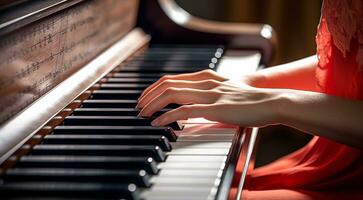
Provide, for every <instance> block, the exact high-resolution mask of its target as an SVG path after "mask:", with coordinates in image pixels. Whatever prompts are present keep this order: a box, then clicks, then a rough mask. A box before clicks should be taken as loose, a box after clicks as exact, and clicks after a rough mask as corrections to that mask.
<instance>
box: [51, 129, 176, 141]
mask: <svg viewBox="0 0 363 200" xmlns="http://www.w3.org/2000/svg"><path fill="white" fill-rule="evenodd" d="M53 133H54V134H96V135H100V134H105V135H163V136H165V137H166V138H168V140H169V141H171V142H175V141H176V139H177V135H176V134H175V132H174V131H173V129H172V128H170V127H152V126H57V127H55V128H54V130H53Z"/></svg>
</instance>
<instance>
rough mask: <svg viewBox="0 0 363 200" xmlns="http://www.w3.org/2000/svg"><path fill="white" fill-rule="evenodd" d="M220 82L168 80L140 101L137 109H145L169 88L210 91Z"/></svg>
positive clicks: (210, 80) (209, 80)
mask: <svg viewBox="0 0 363 200" xmlns="http://www.w3.org/2000/svg"><path fill="white" fill-rule="evenodd" d="M218 85H219V84H218V81H215V80H212V79H208V80H203V81H181V80H166V81H164V82H162V83H160V84H159V85H157V86H156V87H155V88H153V89H151V90H150V91H149V92H148V93H146V94H145V95H144V96H142V97H141V98H140V99H139V102H138V104H137V106H136V108H143V107H144V106H145V105H146V104H147V103H148V102H150V101H151V100H152V99H154V98H155V97H156V96H158V95H159V94H161V93H163V92H164V91H165V90H167V89H168V88H171V87H173V88H189V89H198V90H209V89H212V88H214V87H216V86H218Z"/></svg>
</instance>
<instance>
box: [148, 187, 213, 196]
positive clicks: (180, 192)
mask: <svg viewBox="0 0 363 200" xmlns="http://www.w3.org/2000/svg"><path fill="white" fill-rule="evenodd" d="M212 193H213V191H212V188H211V187H195V186H194V187H191V186H157V185H155V186H153V187H151V188H150V190H148V191H145V192H144V193H143V194H142V196H144V197H153V198H155V199H156V198H157V199H160V198H161V197H164V198H165V197H169V198H170V199H174V197H184V199H189V197H198V198H201V199H208V196H211V195H212Z"/></svg>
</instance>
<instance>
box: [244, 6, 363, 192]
mask: <svg viewBox="0 0 363 200" xmlns="http://www.w3.org/2000/svg"><path fill="white" fill-rule="evenodd" d="M316 44H317V55H318V58H319V64H318V67H317V70H316V77H317V83H318V87H320V88H321V89H322V91H324V92H325V93H327V94H330V95H335V96H341V97H345V98H349V99H354V100H363V1H362V0H325V1H324V2H323V8H322V17H321V20H320V24H319V26H318V33H317V36H316ZM335 114H339V113H335ZM342 117H344V116H342ZM362 117H363V116H362ZM248 180H249V182H248V183H247V186H246V190H245V191H244V193H243V198H244V199H363V153H362V151H361V150H358V149H355V148H351V147H348V146H345V145H342V144H339V143H336V142H333V141H330V140H328V139H325V138H320V137H314V138H313V139H312V140H311V141H310V142H309V143H308V144H307V145H306V146H305V147H303V148H301V149H300V150H298V151H296V152H294V153H292V154H290V155H287V156H285V157H283V158H281V159H279V160H277V161H275V162H273V163H271V164H269V165H267V166H264V167H261V168H258V169H255V170H254V171H253V172H252V173H251V174H249V175H248Z"/></svg>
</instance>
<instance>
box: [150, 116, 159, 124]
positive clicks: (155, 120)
mask: <svg viewBox="0 0 363 200" xmlns="http://www.w3.org/2000/svg"><path fill="white" fill-rule="evenodd" d="M159 124H160V120H159V119H158V118H156V119H154V120H153V121H152V122H151V125H152V126H159Z"/></svg>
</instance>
